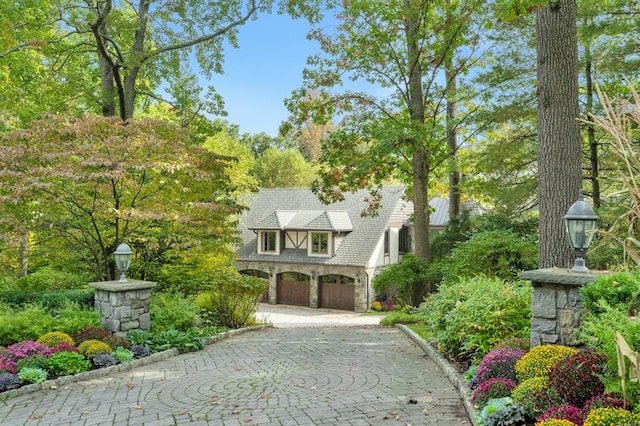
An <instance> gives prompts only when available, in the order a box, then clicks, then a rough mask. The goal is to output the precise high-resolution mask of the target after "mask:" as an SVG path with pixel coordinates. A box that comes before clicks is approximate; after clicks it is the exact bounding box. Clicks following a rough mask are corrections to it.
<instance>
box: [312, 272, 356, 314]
mask: <svg viewBox="0 0 640 426" xmlns="http://www.w3.org/2000/svg"><path fill="white" fill-rule="evenodd" d="M318 290H319V293H320V294H319V301H320V307H321V308H327V309H341V310H347V311H353V310H355V300H356V284H355V281H354V280H353V278H351V277H347V276H345V275H322V276H321V277H320V288H319V289H318Z"/></svg>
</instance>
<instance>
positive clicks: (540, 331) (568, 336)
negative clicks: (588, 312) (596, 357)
mask: <svg viewBox="0 0 640 426" xmlns="http://www.w3.org/2000/svg"><path fill="white" fill-rule="evenodd" d="M596 276H597V275H596V274H595V273H589V274H579V273H574V272H571V270H568V269H559V268H550V269H538V270H535V271H525V272H523V273H522V274H521V275H520V277H521V278H522V279H524V280H529V281H531V284H532V285H533V296H532V298H531V346H532V347H533V346H537V345H545V344H558V345H565V346H576V345H577V343H576V331H577V329H578V327H580V324H581V321H582V315H583V313H584V307H583V306H582V295H581V294H580V287H582V286H583V285H585V284H588V283H590V282H592V281H593V280H594V279H595V278H596Z"/></svg>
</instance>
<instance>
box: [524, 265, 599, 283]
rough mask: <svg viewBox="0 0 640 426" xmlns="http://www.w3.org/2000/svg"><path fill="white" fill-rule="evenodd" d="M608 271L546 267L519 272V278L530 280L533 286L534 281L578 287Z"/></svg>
mask: <svg viewBox="0 0 640 426" xmlns="http://www.w3.org/2000/svg"><path fill="white" fill-rule="evenodd" d="M608 273H609V271H592V272H591V273H588V274H581V273H575V272H572V271H571V269H563V268H547V269H536V270H533V271H523V272H522V273H520V278H521V279H523V280H528V281H531V282H532V283H533V285H534V287H535V286H536V283H547V284H563V285H567V286H576V287H580V286H583V285H586V284H589V283H590V282H593V281H594V280H595V279H596V278H597V277H598V276H599V275H604V274H608Z"/></svg>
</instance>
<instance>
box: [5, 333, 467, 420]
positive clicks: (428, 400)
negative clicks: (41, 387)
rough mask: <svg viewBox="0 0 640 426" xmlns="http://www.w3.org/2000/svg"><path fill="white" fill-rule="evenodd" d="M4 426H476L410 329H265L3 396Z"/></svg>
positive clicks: (455, 392)
mask: <svg viewBox="0 0 640 426" xmlns="http://www.w3.org/2000/svg"><path fill="white" fill-rule="evenodd" d="M0 424H2V425H174V424H175V425H177V424H180V425H183V424H185V425H186V424H193V425H196V424H197V425H391V424H397V425H470V424H471V422H470V421H469V419H468V417H467V414H466V412H465V410H464V407H463V404H462V402H461V400H460V397H459V395H458V393H457V391H456V390H455V389H454V388H453V386H452V385H451V383H450V382H449V381H448V380H447V379H446V378H445V377H444V376H443V374H442V372H441V371H440V369H439V368H438V367H437V366H436V365H435V364H434V363H433V362H432V361H431V360H430V359H429V357H427V356H425V354H424V352H423V351H422V350H421V349H420V348H419V347H418V346H416V345H415V343H413V342H412V341H411V340H410V339H409V338H408V337H407V336H406V335H405V334H404V333H403V332H402V331H400V330H398V329H395V328H383V327H377V326H357V327H335V326H334V327H303V328H295V327H289V328H265V329H262V330H257V331H251V332H247V333H244V334H239V335H236V336H234V337H231V338H228V339H224V340H221V341H219V342H217V343H214V344H212V345H209V346H207V347H206V348H205V350H202V351H199V352H195V353H189V354H183V355H179V356H175V357H171V358H169V359H167V360H164V361H159V362H156V363H152V364H149V365H146V366H141V367H136V368H134V369H132V370H129V371H125V372H120V373H116V374H114V375H113V376H109V377H104V378H101V379H94V380H90V381H84V382H78V383H74V384H69V385H65V386H60V387H59V388H57V389H50V390H46V391H38V392H35V393H30V394H26V395H22V396H18V397H16V398H12V399H9V400H6V401H0Z"/></svg>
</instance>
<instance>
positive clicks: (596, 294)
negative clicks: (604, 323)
mask: <svg viewBox="0 0 640 426" xmlns="http://www.w3.org/2000/svg"><path fill="white" fill-rule="evenodd" d="M580 294H581V295H582V303H583V305H584V307H585V309H586V311H587V312H589V313H592V314H595V315H599V314H602V313H604V308H603V307H602V306H601V303H600V301H605V302H606V304H607V305H608V306H610V307H612V308H614V309H618V310H622V311H624V312H628V311H629V310H634V311H635V310H637V309H638V307H637V306H636V305H637V304H636V303H634V302H636V301H637V300H638V295H639V294H640V272H639V271H634V272H631V271H628V272H616V273H612V274H603V275H596V278H595V279H594V280H593V281H592V282H590V283H589V284H586V285H584V286H583V287H581V288H580ZM631 305H633V306H631ZM630 313H635V312H630Z"/></svg>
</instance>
